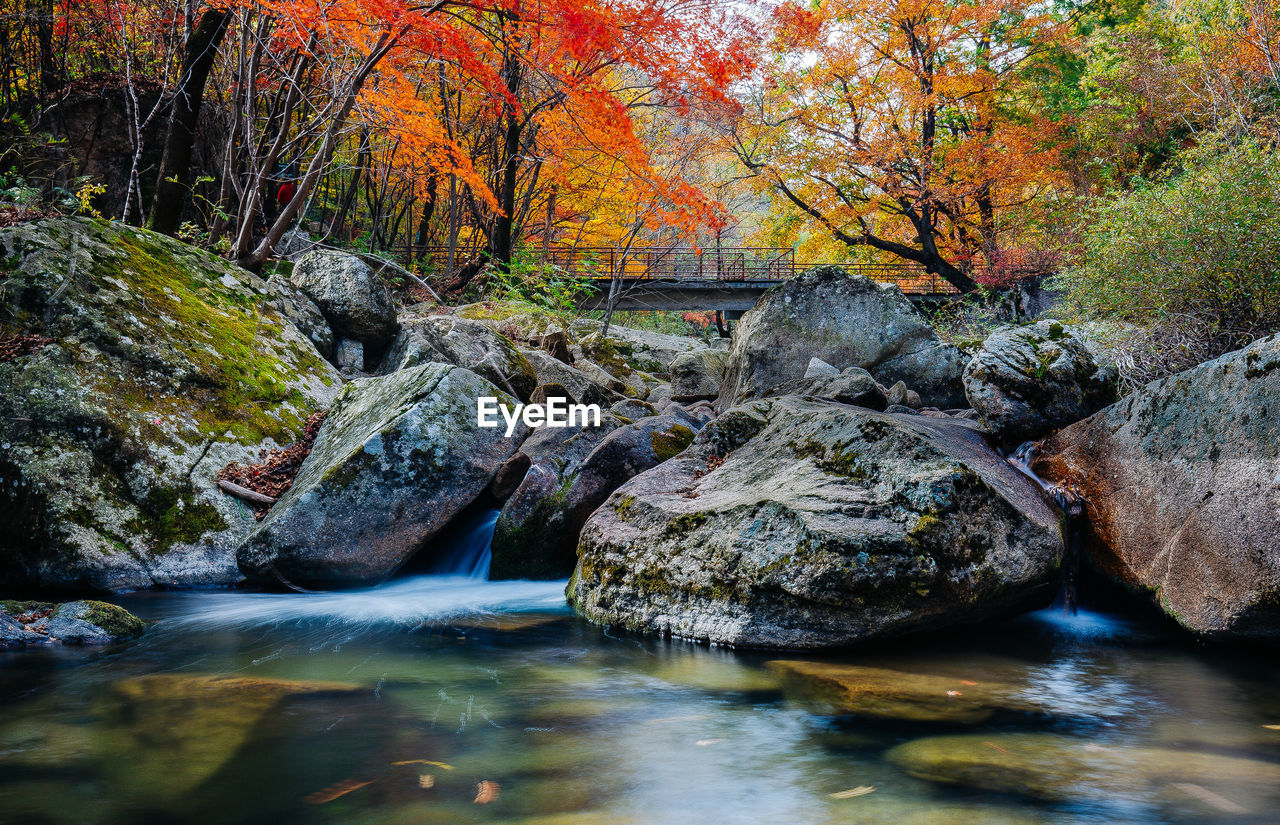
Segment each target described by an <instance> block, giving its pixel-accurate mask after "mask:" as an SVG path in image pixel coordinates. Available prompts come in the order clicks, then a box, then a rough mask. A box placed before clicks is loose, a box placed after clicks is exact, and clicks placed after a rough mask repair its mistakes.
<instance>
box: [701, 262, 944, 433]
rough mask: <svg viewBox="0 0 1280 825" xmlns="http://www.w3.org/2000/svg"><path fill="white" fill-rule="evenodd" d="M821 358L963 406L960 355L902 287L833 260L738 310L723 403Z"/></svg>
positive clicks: (800, 372) (799, 373) (939, 402)
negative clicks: (852, 271) (940, 336)
mask: <svg viewBox="0 0 1280 825" xmlns="http://www.w3.org/2000/svg"><path fill="white" fill-rule="evenodd" d="M813 358H818V359H820V360H822V361H824V362H826V363H828V364H831V365H833V366H835V367H836V368H837V369H841V370H843V369H845V368H847V367H860V368H862V369H865V370H867V371H868V372H870V373H871V375H872V376H874V377H875V379H876V380H877V381H879V382H880V383H881V384H884V385H885V386H890V385H892V384H893V383H895V382H897V381H905V382H906V383H907V385H908V386H909V387H911V388H912V389H914V390H916V391H917V392H918V393H920V397H921V398H923V399H924V402H925V403H926V404H931V405H933V406H936V407H940V408H942V409H949V408H953V407H962V406H964V405H965V398H964V384H963V383H962V382H961V380H960V376H961V373H962V371H963V370H964V365H965V360H966V359H965V357H964V355H963V354H962V353H961V352H960V350H958V349H957V348H955V347H954V346H951V345H950V344H946V343H943V342H942V341H940V340H939V339H938V337H937V335H936V334H935V333H934V331H933V328H932V327H931V326H930V325H929V322H928V320H927V319H926V318H925V317H924V316H923V315H921V314H920V313H919V312H918V311H916V308H915V307H914V306H912V305H911V301H910V300H908V299H907V297H906V296H905V295H903V294H902V291H901V290H899V289H898V288H897V287H896V286H893V285H891V284H883V283H879V282H877V281H873V280H871V279H870V278H865V277H862V276H858V275H851V274H849V273H848V272H847V271H845V270H844V269H841V268H840V267H838V266H822V267H815V268H814V269H811V270H809V271H807V272H805V273H803V274H802V275H800V276H799V277H797V278H793V279H791V280H789V281H787V282H785V283H783V284H780V285H778V286H776V287H774V288H773V289H770V290H769V291H768V292H766V293H765V294H764V295H763V296H761V298H760V300H759V301H757V302H756V305H755V306H754V307H752V308H751V309H750V310H748V311H747V313H746V314H745V315H743V317H742V320H740V321H739V322H738V324H737V326H736V327H735V329H734V331H733V344H732V346H731V348H730V350H729V361H728V364H727V365H726V367H725V376H724V382H723V384H722V386H721V388H720V396H719V402H718V404H719V406H720V407H721V408H722V409H726V408H728V407H731V406H733V405H735V404H738V403H740V402H742V401H746V400H749V399H752V398H759V397H761V396H763V395H765V394H767V392H768V391H769V390H770V389H771V388H773V387H778V386H781V385H784V384H786V383H787V382H789V381H794V380H796V379H800V378H803V377H804V375H805V372H806V371H807V370H808V366H809V362H810V361H811V360H812V359H813Z"/></svg>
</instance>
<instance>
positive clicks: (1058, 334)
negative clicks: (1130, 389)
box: [964, 320, 1116, 446]
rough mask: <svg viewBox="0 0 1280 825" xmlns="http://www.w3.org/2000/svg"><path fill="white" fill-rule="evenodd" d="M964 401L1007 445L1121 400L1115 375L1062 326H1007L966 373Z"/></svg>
mask: <svg viewBox="0 0 1280 825" xmlns="http://www.w3.org/2000/svg"><path fill="white" fill-rule="evenodd" d="M964 387H965V395H966V396H967V397H968V399H969V406H971V407H972V408H973V409H975V410H977V411H978V414H979V415H980V416H981V417H982V423H983V424H985V425H986V427H987V429H989V430H990V431H991V432H992V434H994V435H995V436H996V437H997V438H999V439H1001V440H1002V441H1004V442H1005V443H1006V444H1009V445H1013V446H1016V445H1018V444H1020V443H1022V442H1023V441H1028V440H1031V439H1036V438H1040V437H1041V436H1043V435H1045V434H1047V433H1049V432H1050V431H1052V430H1056V429H1059V428H1060V427H1065V426H1067V425H1069V424H1074V423H1075V422H1077V421H1080V420H1081V419H1084V418H1087V417H1088V416H1090V415H1093V414H1094V413H1095V412H1097V411H1098V410H1100V409H1102V408H1103V407H1106V406H1107V405H1109V404H1111V403H1112V402H1114V401H1115V400H1116V386H1115V373H1114V371H1112V370H1109V369H1105V368H1102V367H1099V366H1098V364H1097V362H1095V361H1094V359H1093V356H1092V355H1091V354H1090V353H1089V350H1088V348H1087V347H1086V345H1085V343H1084V342H1083V341H1082V340H1081V339H1080V338H1078V337H1077V336H1076V335H1075V334H1074V331H1073V329H1072V328H1071V327H1069V326H1068V325H1066V324H1063V323H1061V322H1059V321H1052V320H1045V321H1037V322H1036V323H1034V324H1029V325H1026V326H1006V327H1001V328H1000V329H998V330H996V331H995V332H993V333H992V334H991V335H989V336H987V339H986V340H985V341H983V342H982V346H981V347H980V348H979V349H978V351H977V352H976V353H975V354H974V356H973V358H972V360H970V361H969V364H968V365H967V366H966V367H965V370H964Z"/></svg>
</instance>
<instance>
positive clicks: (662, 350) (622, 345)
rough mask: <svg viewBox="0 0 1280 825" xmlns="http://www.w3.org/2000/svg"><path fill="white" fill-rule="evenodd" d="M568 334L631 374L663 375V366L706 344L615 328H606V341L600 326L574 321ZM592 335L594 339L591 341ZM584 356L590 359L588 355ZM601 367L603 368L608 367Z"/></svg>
mask: <svg viewBox="0 0 1280 825" xmlns="http://www.w3.org/2000/svg"><path fill="white" fill-rule="evenodd" d="M572 331H573V333H574V334H575V335H576V336H578V338H579V342H580V344H581V345H582V348H583V349H584V350H589V349H592V348H595V349H606V350H607V353H608V355H607V357H609V358H614V359H617V360H618V361H620V362H622V363H625V364H626V365H627V366H628V367H630V368H631V369H633V370H639V371H640V372H647V373H654V374H658V375H660V374H662V373H663V372H665V371H666V369H667V365H668V364H670V363H671V361H672V360H673V359H674V358H675V357H676V356H677V355H679V354H680V353H682V352H690V351H692V350H697V349H705V348H706V344H704V343H702V342H701V341H699V340H698V339H696V338H686V337H685V336H683V335H668V334H666V333H664V332H654V331H652V330H647V329H632V328H631V327H622V326H618V325H617V324H610V325H609V335H608V337H607V338H606V337H602V333H603V331H604V325H603V324H602V323H600V322H599V321H594V320H591V319H587V318H582V319H579V320H577V321H575V322H574V323H573V328H572ZM593 335H594V336H596V337H595V338H592V336H593ZM593 341H594V342H596V343H595V344H594V345H593V344H592V343H591V342H593ZM588 356H589V357H590V353H588ZM593 360H596V359H594V358H593ZM604 366H605V367H606V368H607V367H608V366H609V364H604ZM610 372H613V370H610Z"/></svg>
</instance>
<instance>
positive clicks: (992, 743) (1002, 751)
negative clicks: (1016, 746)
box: [982, 742, 1009, 753]
mask: <svg viewBox="0 0 1280 825" xmlns="http://www.w3.org/2000/svg"><path fill="white" fill-rule="evenodd" d="M982 744H984V745H986V746H987V747H988V748H995V749H996V750H998V751H1000V752H1001V753H1008V752H1009V751H1007V750H1005V749H1004V748H1002V747H1000V746H999V745H997V744H996V743H995V742H983V743H982Z"/></svg>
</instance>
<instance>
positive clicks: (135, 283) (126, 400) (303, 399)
mask: <svg viewBox="0 0 1280 825" xmlns="http://www.w3.org/2000/svg"><path fill="white" fill-rule="evenodd" d="M0 257H2V258H3V260H4V261H5V264H4V267H3V271H0V304H3V305H4V306H5V307H6V308H7V309H8V312H7V313H6V314H5V317H4V318H3V320H0V335H8V334H10V333H23V334H34V335H40V336H44V337H46V338H49V339H52V342H51V343H49V344H47V345H45V346H41V347H39V348H37V349H35V350H34V351H33V352H30V353H28V354H25V355H22V356H20V357H18V358H16V359H14V360H12V361H10V362H8V363H0V584H3V585H10V586H15V587H31V586H38V587H41V588H46V589H63V590H77V591H84V590H96V591H121V590H138V589H144V588H148V587H153V586H163V587H191V586H209V585H226V584H232V583H234V582H237V581H239V580H240V578H241V576H240V572H239V570H238V568H237V567H236V564H235V548H236V546H237V545H238V544H239V543H240V541H241V540H242V539H243V538H244V536H245V535H247V534H248V532H249V529H250V528H251V526H252V525H253V524H254V522H253V517H252V515H251V514H248V513H246V511H245V510H244V508H243V507H242V506H241V505H240V503H239V502H238V501H236V500H235V499H232V498H230V497H229V496H227V495H225V494H223V493H222V492H221V491H219V490H218V489H217V487H216V485H215V481H214V477H215V476H216V475H217V473H218V471H219V470H221V469H222V468H223V467H225V466H226V465H227V464H228V463H229V462H232V461H236V462H241V463H252V462H254V461H256V460H257V456H258V453H259V451H260V450H262V449H265V448H269V447H273V446H277V445H281V446H282V445H284V444H288V443H290V442H293V441H296V440H297V439H298V437H299V436H301V434H302V431H303V427H304V424H305V422H306V419H307V417H308V416H309V415H311V414H312V413H313V412H315V411H317V410H321V409H324V408H326V407H327V406H328V405H329V403H330V402H331V401H332V399H333V398H334V396H335V395H336V394H337V392H338V390H339V388H340V387H341V384H342V378H341V376H340V375H339V374H338V373H337V371H336V370H334V369H333V367H332V366H331V365H330V364H328V363H327V362H326V361H325V360H324V359H323V358H321V356H320V354H319V353H318V352H317V351H316V348H315V346H314V345H313V343H312V342H311V341H310V340H308V338H307V337H306V336H305V335H303V334H302V333H301V332H300V331H299V330H298V328H297V327H296V326H295V325H294V324H293V323H292V322H290V320H289V319H288V317H287V316H286V315H284V314H283V313H282V312H281V311H280V309H279V307H278V305H277V303H276V300H277V294H276V292H275V291H274V290H273V289H272V288H271V287H269V285H268V284H267V283H266V282H264V281H263V280H262V279H261V278H258V277H257V276H256V275H253V274H252V273H249V272H247V271H245V270H243V269H241V268H239V267H237V266H235V265H233V264H231V263H229V262H227V261H225V260H222V259H221V258H218V257H217V256H215V255H212V254H209V253H207V252H203V251H201V250H198V249H195V248H193V247H190V246H187V245H186V244H183V243H181V242H179V241H177V240H174V239H172V238H169V237H166V236H164V235H159V234H156V233H152V232H148V231H146V230H142V229H136V228H133V227H128V226H125V225H124V224H120V223H117V222H107V221H98V220H91V219H88V218H58V219H44V220H38V221H33V222H30V223H26V224H21V225H17V226H10V227H5V228H3V229H0Z"/></svg>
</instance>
